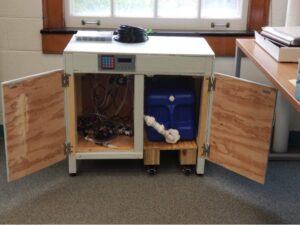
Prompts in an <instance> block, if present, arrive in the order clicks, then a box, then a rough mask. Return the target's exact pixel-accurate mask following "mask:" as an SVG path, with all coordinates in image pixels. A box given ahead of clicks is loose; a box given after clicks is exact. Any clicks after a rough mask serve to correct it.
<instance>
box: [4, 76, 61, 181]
mask: <svg viewBox="0 0 300 225" xmlns="http://www.w3.org/2000/svg"><path fill="white" fill-rule="evenodd" d="M62 74H63V71H56V72H51V73H48V74H43V75H37V76H32V77H29V78H28V79H22V80H16V81H13V82H6V83H4V84H3V97H4V110H5V112H4V115H5V122H4V123H5V124H4V126H5V131H6V147H7V149H6V150H7V160H8V162H7V165H8V180H9V181H13V180H16V179H18V178H21V177H23V176H26V175H28V174H31V173H33V172H36V171H38V170H40V169H43V168H45V167H48V166H49V165H52V164H54V163H56V162H58V161H60V160H62V159H64V158H65V156H64V151H63V146H64V141H65V125H64V94H63V88H62V85H61V76H62Z"/></svg>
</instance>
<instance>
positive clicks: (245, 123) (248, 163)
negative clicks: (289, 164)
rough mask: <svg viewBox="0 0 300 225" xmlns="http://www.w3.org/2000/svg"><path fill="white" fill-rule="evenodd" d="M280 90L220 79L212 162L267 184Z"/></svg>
mask: <svg viewBox="0 0 300 225" xmlns="http://www.w3.org/2000/svg"><path fill="white" fill-rule="evenodd" d="M275 101H276V90H275V89H273V88H269V87H265V86H261V85H258V84H255V83H250V82H247V81H244V80H242V79H237V78H233V77H229V76H222V75H219V76H216V90H215V92H214V100H213V108H212V121H211V136H210V144H211V149H210V154H209V160H210V161H212V162H214V163H217V164H219V165H221V166H224V167H225V168H228V169H229V170H232V171H234V172H236V173H239V174H241V175H243V176H246V177H248V178H250V179H252V180H255V181H257V182H259V183H264V180H265V173H266V167H267V161H268V153H269V147H270V139H271V133H272V122H273V114H274V107H275Z"/></svg>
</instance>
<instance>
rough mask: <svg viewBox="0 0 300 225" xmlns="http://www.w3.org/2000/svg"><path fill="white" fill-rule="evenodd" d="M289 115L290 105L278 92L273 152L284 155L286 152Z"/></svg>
mask: <svg viewBox="0 0 300 225" xmlns="http://www.w3.org/2000/svg"><path fill="white" fill-rule="evenodd" d="M290 113H291V106H290V104H289V103H288V102H287V101H286V100H285V98H284V97H283V96H282V95H281V93H280V92H279V93H278V96H277V106H276V111H275V116H276V121H275V128H274V138H273V152H276V153H284V152H287V150H288V141H289V132H290V127H289V124H290Z"/></svg>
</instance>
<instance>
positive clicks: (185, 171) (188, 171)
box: [182, 167, 193, 176]
mask: <svg viewBox="0 0 300 225" xmlns="http://www.w3.org/2000/svg"><path fill="white" fill-rule="evenodd" d="M182 172H183V174H184V175H186V176H189V175H191V174H192V173H193V169H192V168H191V167H184V168H183V169H182Z"/></svg>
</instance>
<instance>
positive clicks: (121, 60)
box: [118, 58, 132, 63]
mask: <svg viewBox="0 0 300 225" xmlns="http://www.w3.org/2000/svg"><path fill="white" fill-rule="evenodd" d="M131 62H132V59H131V58H118V63H131Z"/></svg>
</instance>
